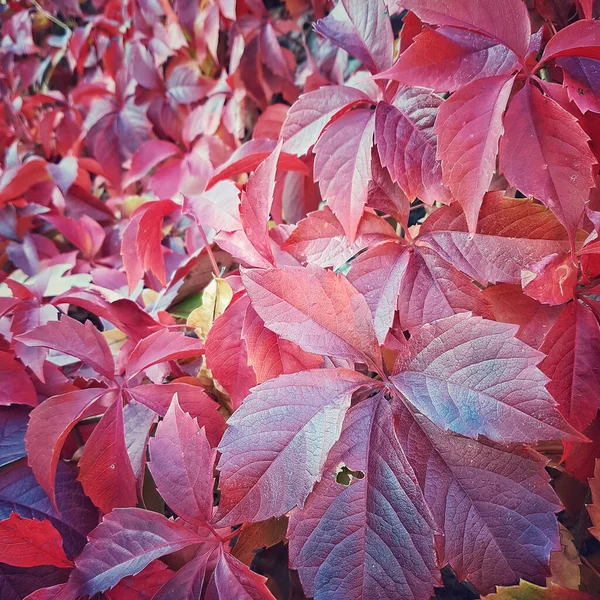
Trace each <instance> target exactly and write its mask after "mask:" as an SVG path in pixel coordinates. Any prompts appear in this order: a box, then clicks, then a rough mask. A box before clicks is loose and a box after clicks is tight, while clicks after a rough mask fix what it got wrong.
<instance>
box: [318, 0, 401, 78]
mask: <svg viewBox="0 0 600 600" xmlns="http://www.w3.org/2000/svg"><path fill="white" fill-rule="evenodd" d="M315 31H316V32H317V33H320V34H321V35H322V36H325V37H326V38H328V39H329V40H331V41H332V42H333V43H334V44H336V45H337V46H339V47H340V48H343V49H344V50H346V52H348V54H351V55H352V56H354V57H355V58H357V59H358V60H359V61H360V62H361V63H362V64H363V65H364V66H365V67H367V69H369V71H371V73H373V74H375V73H379V71H384V70H385V69H388V68H389V67H390V66H391V64H392V52H393V46H394V33H393V32H392V26H391V23H390V20H389V17H388V13H387V9H386V6H385V4H384V2H382V0H373V1H372V2H362V1H361V0H340V2H338V4H337V5H336V6H335V8H334V9H333V10H332V11H331V13H329V15H327V16H326V17H325V18H324V19H320V20H319V21H317V22H316V23H315Z"/></svg>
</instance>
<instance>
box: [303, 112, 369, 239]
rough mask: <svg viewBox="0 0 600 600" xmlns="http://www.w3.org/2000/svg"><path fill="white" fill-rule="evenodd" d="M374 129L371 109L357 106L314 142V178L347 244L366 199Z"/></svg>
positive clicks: (353, 237) (355, 227) (352, 237)
mask: <svg viewBox="0 0 600 600" xmlns="http://www.w3.org/2000/svg"><path fill="white" fill-rule="evenodd" d="M374 128H375V119H374V116H373V112H372V111H371V110H368V109H363V108H359V109H356V110H353V111H351V112H348V113H346V114H344V115H342V116H341V117H340V118H339V119H336V120H335V121H333V123H331V124H330V125H329V127H327V129H326V130H325V132H324V133H323V135H322V136H321V137H320V138H319V141H318V142H317V143H316V145H315V175H314V177H315V181H318V182H319V188H320V190H321V196H322V197H323V199H324V200H326V201H327V205H328V206H329V208H331V210H332V211H333V213H334V214H335V216H336V217H337V218H338V219H339V221H340V223H341V224H342V227H343V228H344V231H345V233H346V236H347V237H348V240H349V242H350V243H351V244H352V243H353V242H354V239H355V237H356V231H357V229H358V224H359V222H360V219H361V217H362V214H363V210H364V207H365V204H366V202H367V192H368V189H369V181H370V180H371V148H372V146H373V133H374Z"/></svg>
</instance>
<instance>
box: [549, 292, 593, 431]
mask: <svg viewBox="0 0 600 600" xmlns="http://www.w3.org/2000/svg"><path fill="white" fill-rule="evenodd" d="M540 350H541V351H542V352H544V353H546V354H547V356H546V358H544V361H543V362H542V363H541V365H540V368H541V369H542V371H543V372H544V373H546V375H548V377H550V383H548V390H549V391H550V393H551V394H552V395H553V396H554V398H555V399H556V401H557V402H558V406H559V410H560V411H561V413H562V414H563V415H564V416H565V418H566V419H567V421H568V422H569V423H571V425H573V427H576V428H577V429H579V430H580V431H583V430H584V429H585V427H586V426H587V425H589V424H590V422H591V421H592V419H594V417H595V416H596V413H597V411H598V409H599V408H600V402H599V400H600V394H599V392H600V363H599V362H598V356H599V355H600V326H599V325H598V320H597V319H596V316H595V315H594V313H593V312H592V311H591V310H590V309H589V308H587V307H586V306H585V305H583V304H582V303H581V302H580V301H579V300H575V301H574V302H571V303H570V304H567V306H566V307H565V308H564V310H563V312H562V314H561V315H560V317H559V318H558V320H557V321H556V323H555V324H554V325H553V327H552V329H551V330H550V331H549V332H548V333H547V334H546V337H545V338H544V343H543V344H542V346H541V348H540Z"/></svg>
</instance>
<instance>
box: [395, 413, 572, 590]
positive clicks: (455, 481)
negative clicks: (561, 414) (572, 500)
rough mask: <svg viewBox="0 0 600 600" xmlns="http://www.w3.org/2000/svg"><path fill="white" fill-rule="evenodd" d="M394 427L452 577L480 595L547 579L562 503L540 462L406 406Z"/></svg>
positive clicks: (526, 453)
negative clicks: (501, 586) (438, 534)
mask: <svg viewBox="0 0 600 600" xmlns="http://www.w3.org/2000/svg"><path fill="white" fill-rule="evenodd" d="M396 428H397V432H398V437H399V439H400V445H401V446H402V448H403V450H404V452H405V454H406V457H407V458H408V460H409V461H410V464H411V466H412V467H413V468H414V470H415V474H416V476H417V479H418V480H419V483H420V485H421V488H422V490H423V494H424V496H425V501H426V502H427V506H428V507H429V508H430V509H431V511H432V513H433V516H434V518H435V520H436V522H437V524H438V526H439V527H440V529H441V531H442V532H443V533H444V537H443V542H441V543H442V545H443V552H442V556H443V557H444V560H445V561H447V562H448V563H450V566H451V567H452V568H453V569H454V571H455V572H456V575H457V577H458V579H459V580H463V579H467V580H468V581H469V582H471V583H472V584H473V585H474V586H475V587H476V588H477V589H478V590H479V591H481V592H482V593H485V592H488V591H492V590H493V589H494V585H496V584H510V583H513V582H514V581H518V580H519V578H521V577H524V578H527V579H530V580H532V581H541V582H545V575H546V574H547V573H548V572H549V569H548V561H549V559H550V551H551V550H555V549H556V548H557V547H559V543H558V540H559V538H558V523H557V521H556V517H555V515H554V514H553V513H554V512H556V511H558V510H560V508H561V506H560V502H559V500H558V498H557V497H556V495H555V494H554V491H553V490H552V488H551V487H550V483H549V476H548V474H547V473H546V470H545V468H544V467H545V465H546V461H545V460H544V458H543V457H542V456H541V455H539V454H537V453H535V452H533V451H532V450H528V449H525V448H522V447H512V448H511V447H506V446H500V445H495V444H492V443H490V442H484V441H475V440H471V439H468V438H463V437H460V436H457V435H453V434H450V433H448V432H444V431H442V430H440V429H439V428H437V427H436V426H435V425H433V424H432V423H431V422H430V421H428V420H427V419H425V418H424V417H422V416H421V415H412V414H411V413H410V412H409V411H408V410H407V409H406V408H405V407H399V410H398V411H397V413H396ZM524 538H526V539H527V544H523V543H522V542H521V540H523V539H524Z"/></svg>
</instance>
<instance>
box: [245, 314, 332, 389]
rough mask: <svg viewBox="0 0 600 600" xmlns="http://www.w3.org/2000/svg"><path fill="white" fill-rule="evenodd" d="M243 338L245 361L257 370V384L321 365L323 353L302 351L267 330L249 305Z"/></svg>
mask: <svg viewBox="0 0 600 600" xmlns="http://www.w3.org/2000/svg"><path fill="white" fill-rule="evenodd" d="M242 337H243V338H244V340H245V342H246V350H247V353H248V364H249V365H251V366H252V368H253V369H254V372H255V373H256V382H257V383H263V382H264V381H267V380H268V379H273V378H274V377H277V376H278V375H282V374H284V373H297V372H298V371H306V370H308V369H317V368H319V367H320V366H321V365H322V364H323V357H322V356H318V355H317V354H310V353H309V352H305V351H304V350H302V349H301V348H299V347H298V346H297V345H296V344H294V343H293V342H288V340H284V339H281V338H280V337H279V336H278V335H277V334H275V333H273V332H272V331H271V330H270V329H267V328H266V327H265V324H264V323H263V321H262V319H261V318H260V317H259V316H258V315H257V314H256V311H255V310H254V309H253V308H252V305H250V306H248V308H247V309H246V316H245V318H244V325H243V327H242Z"/></svg>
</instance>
